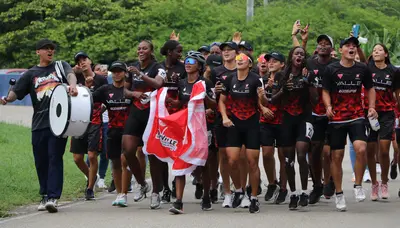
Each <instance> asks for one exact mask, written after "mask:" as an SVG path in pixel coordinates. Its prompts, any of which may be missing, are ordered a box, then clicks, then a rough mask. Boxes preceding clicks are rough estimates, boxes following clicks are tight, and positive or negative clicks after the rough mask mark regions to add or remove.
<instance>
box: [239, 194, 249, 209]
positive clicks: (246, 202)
mask: <svg viewBox="0 0 400 228" xmlns="http://www.w3.org/2000/svg"><path fill="white" fill-rule="evenodd" d="M250 204H251V202H250V199H249V196H248V195H247V194H245V195H244V197H243V199H242V202H241V203H240V206H239V207H240V208H249V207H250Z"/></svg>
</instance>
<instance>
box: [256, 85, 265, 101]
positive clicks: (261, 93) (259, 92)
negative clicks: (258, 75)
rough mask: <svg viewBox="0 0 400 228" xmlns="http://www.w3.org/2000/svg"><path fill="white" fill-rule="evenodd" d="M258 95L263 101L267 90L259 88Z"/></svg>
mask: <svg viewBox="0 0 400 228" xmlns="http://www.w3.org/2000/svg"><path fill="white" fill-rule="evenodd" d="M257 94H258V98H260V99H262V98H263V97H264V95H265V90H264V88H262V87H258V88H257Z"/></svg>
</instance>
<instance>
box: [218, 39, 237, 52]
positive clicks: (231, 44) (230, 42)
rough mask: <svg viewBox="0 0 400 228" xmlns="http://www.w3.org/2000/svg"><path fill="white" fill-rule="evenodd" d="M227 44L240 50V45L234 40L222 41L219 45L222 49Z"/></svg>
mask: <svg viewBox="0 0 400 228" xmlns="http://www.w3.org/2000/svg"><path fill="white" fill-rule="evenodd" d="M225 46H228V47H230V48H232V49H234V50H238V49H239V47H238V45H237V44H236V43H235V42H232V41H228V42H224V43H222V44H221V45H220V46H219V48H220V49H221V50H222V49H224V47H225Z"/></svg>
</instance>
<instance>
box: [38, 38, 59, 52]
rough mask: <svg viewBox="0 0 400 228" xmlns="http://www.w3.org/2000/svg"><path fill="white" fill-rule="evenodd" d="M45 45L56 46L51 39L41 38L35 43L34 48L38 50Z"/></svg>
mask: <svg viewBox="0 0 400 228" xmlns="http://www.w3.org/2000/svg"><path fill="white" fill-rule="evenodd" d="M46 46H52V47H53V48H56V47H57V45H56V44H55V43H54V42H53V41H51V40H49V39H41V40H39V41H38V42H37V43H36V50H40V49H42V48H44V47H46Z"/></svg>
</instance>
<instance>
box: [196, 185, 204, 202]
mask: <svg viewBox="0 0 400 228" xmlns="http://www.w3.org/2000/svg"><path fill="white" fill-rule="evenodd" d="M194 197H195V198H196V199H201V198H202V197H203V184H200V183H197V184H196V190H195V191H194Z"/></svg>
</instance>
